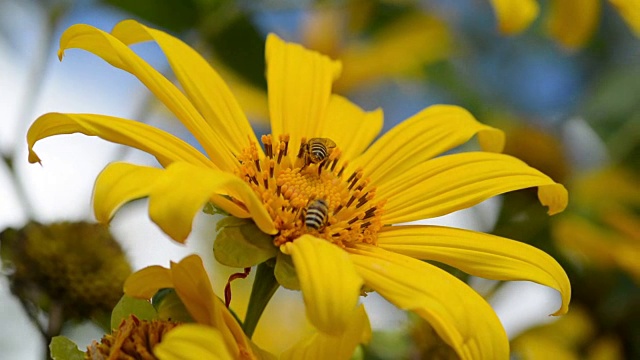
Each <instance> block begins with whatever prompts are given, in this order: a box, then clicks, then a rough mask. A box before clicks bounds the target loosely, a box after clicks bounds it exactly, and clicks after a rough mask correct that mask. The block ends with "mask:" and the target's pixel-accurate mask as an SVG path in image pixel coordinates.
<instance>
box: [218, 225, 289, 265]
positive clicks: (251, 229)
mask: <svg viewBox="0 0 640 360" xmlns="http://www.w3.org/2000/svg"><path fill="white" fill-rule="evenodd" d="M217 227H218V235H217V237H216V240H215V242H214V243H213V254H214V256H215V258H216V260H218V262H220V263H221V264H223V265H227V266H231V267H241V268H245V267H252V266H254V265H257V264H260V263H262V262H264V261H266V260H268V259H271V258H273V257H275V256H276V255H277V254H278V252H279V251H278V248H276V247H275V246H274V245H273V238H272V237H271V235H269V234H265V233H263V232H262V231H260V229H259V228H258V227H257V226H256V225H255V224H254V223H253V221H251V220H246V219H238V218H236V217H233V216H229V217H226V218H224V219H222V220H220V222H218V225H217Z"/></svg>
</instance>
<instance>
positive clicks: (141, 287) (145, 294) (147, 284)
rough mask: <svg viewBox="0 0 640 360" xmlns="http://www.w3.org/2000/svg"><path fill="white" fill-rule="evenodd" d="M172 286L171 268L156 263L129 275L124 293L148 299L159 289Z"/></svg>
mask: <svg viewBox="0 0 640 360" xmlns="http://www.w3.org/2000/svg"><path fill="white" fill-rule="evenodd" d="M172 287H173V279H172V278H171V270H169V269H167V268H163V267H162V266H158V265H154V266H148V267H146V268H144V269H141V270H138V271H136V272H135V273H133V274H131V275H129V277H128V278H127V280H126V281H125V282H124V293H125V294H127V295H129V296H131V297H135V298H138V299H146V300H148V299H151V298H152V297H153V295H155V294H156V293H157V292H158V290H160V289H164V288H172Z"/></svg>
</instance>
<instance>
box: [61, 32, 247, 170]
mask: <svg viewBox="0 0 640 360" xmlns="http://www.w3.org/2000/svg"><path fill="white" fill-rule="evenodd" d="M70 48H79V49H83V50H86V51H89V52H91V53H93V54H95V55H97V56H99V57H101V58H102V59H103V60H105V61H106V62H108V63H109V64H111V65H113V66H115V67H117V68H119V69H122V70H124V71H127V72H129V73H131V74H133V75H135V76H136V77H137V78H138V79H139V80H140V81H141V82H142V83H143V84H145V86H146V87H147V88H148V89H149V90H151V92H153V94H154V95H155V96H156V97H157V98H158V99H159V100H160V101H161V102H162V103H163V104H164V105H165V106H167V108H168V109H169V110H171V112H173V113H174V114H175V115H176V117H177V118H178V119H179V120H180V121H181V122H182V123H183V124H184V125H185V127H186V128H187V129H188V130H189V131H190V132H191V133H192V134H193V135H194V136H195V138H196V139H197V140H198V142H199V143H200V144H201V145H202V147H203V148H204V149H205V151H206V153H207V154H208V155H209V158H211V160H212V161H213V162H214V163H215V164H216V165H218V166H219V167H220V168H222V169H225V170H230V169H234V168H236V167H237V161H236V159H235V158H234V156H233V154H232V153H231V152H229V151H228V150H227V146H226V145H225V142H226V141H228V140H227V139H224V138H223V137H221V136H220V135H219V134H218V133H216V132H215V131H213V129H212V128H211V127H210V126H209V124H208V123H207V122H206V121H205V120H204V119H203V118H202V115H200V114H199V113H198V111H197V110H196V108H195V107H194V106H193V104H192V103H191V102H190V101H189V99H187V97H186V96H185V95H184V94H183V93H182V92H181V91H180V90H178V88H177V87H176V86H175V85H173V84H172V83H171V82H170V81H169V80H168V79H167V78H165V77H164V76H163V75H162V74H160V73H159V72H158V71H156V70H155V69H154V68H153V67H151V65H149V64H148V63H146V62H145V61H144V60H143V59H142V58H140V57H139V56H138V55H136V54H135V53H134V52H133V51H132V50H131V49H129V47H127V45H125V44H124V43H123V42H121V41H120V40H118V39H116V38H115V37H114V36H113V35H111V34H109V33H106V32H104V31H102V30H99V29H96V28H94V27H92V26H89V25H84V24H78V25H73V26H71V27H69V28H68V29H67V30H66V31H65V32H64V33H63V34H62V37H61V38H60V50H59V51H58V57H59V58H61V59H62V56H63V54H64V51H65V50H67V49H70Z"/></svg>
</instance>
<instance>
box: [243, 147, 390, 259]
mask: <svg viewBox="0 0 640 360" xmlns="http://www.w3.org/2000/svg"><path fill="white" fill-rule="evenodd" d="M262 143H263V144H264V152H265V156H264V157H263V156H261V155H260V154H259V152H258V150H257V147H256V146H257V145H256V144H255V143H251V144H250V146H249V147H248V148H245V149H244V150H243V151H242V154H240V156H238V160H239V161H240V167H239V174H238V175H239V176H240V177H241V178H243V179H245V180H246V181H247V183H249V185H250V186H251V187H252V188H253V190H254V191H255V192H256V193H257V194H258V196H259V197H260V199H262V202H263V204H264V205H265V207H266V208H267V210H268V211H269V215H271V218H272V219H273V221H274V223H275V225H276V228H277V229H278V230H279V232H278V234H276V235H275V238H274V244H275V245H276V246H280V245H282V244H284V243H286V242H289V241H293V240H295V239H296V238H298V237H300V236H301V235H304V234H311V235H313V236H316V237H318V238H322V239H326V240H327V241H331V242H332V243H335V244H337V245H339V246H342V247H344V246H346V245H348V244H350V243H361V242H364V243H368V244H375V243H376V239H377V233H378V230H379V229H380V228H381V227H382V222H381V220H380V216H381V214H382V207H383V205H384V201H379V202H375V201H374V199H375V192H376V189H375V187H373V186H372V185H371V184H370V183H369V180H368V179H365V178H364V177H363V173H362V170H356V171H354V172H352V173H350V174H345V168H346V166H347V164H346V162H344V161H341V159H340V149H339V148H338V147H337V146H336V144H335V143H334V142H333V141H332V140H331V139H327V138H312V139H309V141H307V140H306V139H305V138H303V139H302V141H301V144H300V147H299V149H298V153H297V156H296V157H295V158H293V160H292V156H289V155H290V154H289V153H290V149H289V136H288V135H282V136H280V138H279V141H275V139H273V137H272V136H271V135H264V136H262Z"/></svg>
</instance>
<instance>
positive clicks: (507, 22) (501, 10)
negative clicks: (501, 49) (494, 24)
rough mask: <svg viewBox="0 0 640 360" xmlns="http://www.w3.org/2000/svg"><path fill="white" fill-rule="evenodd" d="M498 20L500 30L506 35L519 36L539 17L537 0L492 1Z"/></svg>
mask: <svg viewBox="0 0 640 360" xmlns="http://www.w3.org/2000/svg"><path fill="white" fill-rule="evenodd" d="M491 3H492V4H493V10H494V12H495V14H496V18H497V20H498V28H499V29H500V31H501V32H502V33H504V34H509V35H511V34H517V33H519V32H522V31H523V30H524V29H526V28H527V27H528V26H529V25H530V24H531V23H532V22H533V20H535V18H536V17H537V16H538V12H539V10H540V9H539V7H538V3H537V2H536V1H535V0H491Z"/></svg>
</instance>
